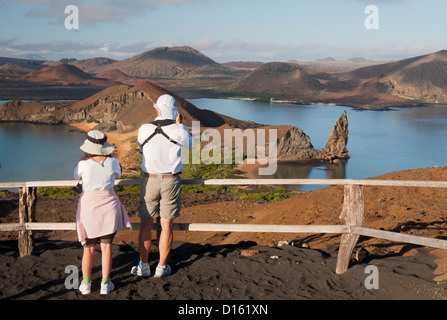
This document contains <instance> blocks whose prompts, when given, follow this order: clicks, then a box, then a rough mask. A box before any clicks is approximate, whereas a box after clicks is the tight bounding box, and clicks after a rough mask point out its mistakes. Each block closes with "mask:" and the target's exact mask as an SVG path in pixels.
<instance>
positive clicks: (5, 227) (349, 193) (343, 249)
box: [0, 178, 447, 274]
mask: <svg viewBox="0 0 447 320" xmlns="http://www.w3.org/2000/svg"><path fill="white" fill-rule="evenodd" d="M141 181H142V180H141V179H133V180H117V181H116V185H138V184H140V183H141ZM77 183H78V181H76V180H62V181H26V182H2V183H0V189H8V188H19V199H20V200H19V217H20V223H9V224H0V231H18V232H19V251H20V256H26V255H29V254H31V252H32V250H33V241H32V238H31V234H32V232H33V231H34V230H76V224H75V223H74V222H68V223H51V222H50V223H39V222H34V221H33V219H34V218H33V217H34V211H35V201H36V197H35V194H36V188H38V187H71V186H75V185H76V184H77ZM182 184H185V185H192V184H195V185H227V186H228V185H239V186H244V185H344V200H343V210H342V214H341V217H340V218H341V219H344V220H345V224H343V225H262V224H261V225H260V224H209V223H174V230H185V231H208V232H278V233H280V232H288V233H337V234H341V235H342V238H341V243H340V248H339V253H338V258H337V266H336V273H337V274H341V273H344V272H345V271H346V270H347V269H348V265H349V261H350V257H351V254H352V251H353V249H354V247H355V245H356V243H357V241H358V238H359V236H360V235H364V236H368V237H375V238H381V239H385V240H391V241H399V242H405V243H412V244H417V245H422V246H428V247H433V248H440V249H447V240H442V239H432V238H425V237H420V236H414V235H408V234H402V233H396V232H391V231H384V230H375V229H369V228H365V227H364V226H363V220H364V198H363V186H387V187H430V188H447V181H425V180H376V179H362V180H355V179H242V178H241V179H184V180H182ZM139 226H140V224H139V223H132V229H133V230H138V229H139ZM152 229H153V230H160V229H161V227H160V225H159V224H157V223H154V224H153V226H152Z"/></svg>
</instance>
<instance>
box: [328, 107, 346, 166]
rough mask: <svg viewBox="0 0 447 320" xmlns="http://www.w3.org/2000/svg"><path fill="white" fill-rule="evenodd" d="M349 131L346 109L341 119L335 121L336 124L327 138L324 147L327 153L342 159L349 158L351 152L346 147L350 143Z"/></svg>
mask: <svg viewBox="0 0 447 320" xmlns="http://www.w3.org/2000/svg"><path fill="white" fill-rule="evenodd" d="M348 133H349V130H348V117H347V115H346V111H344V112H343V114H342V115H341V117H340V119H338V121H337V122H336V123H335V126H334V128H333V129H332V131H331V134H330V135H329V138H328V139H327V142H326V146H325V148H324V151H325V152H326V154H327V155H329V156H334V157H337V158H342V159H346V158H349V152H348V150H347V149H346V146H347V144H348Z"/></svg>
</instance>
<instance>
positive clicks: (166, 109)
mask: <svg viewBox="0 0 447 320" xmlns="http://www.w3.org/2000/svg"><path fill="white" fill-rule="evenodd" d="M154 107H155V109H157V110H158V113H159V115H160V118H161V119H170V120H175V118H177V115H178V109H177V104H176V102H175V99H174V98H173V97H172V96H170V95H169V94H164V95H162V96H160V97H159V98H158V100H157V103H156V104H154Z"/></svg>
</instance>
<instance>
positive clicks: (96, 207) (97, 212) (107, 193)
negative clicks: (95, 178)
mask: <svg viewBox="0 0 447 320" xmlns="http://www.w3.org/2000/svg"><path fill="white" fill-rule="evenodd" d="M123 229H132V226H131V223H130V220H129V216H128V215H127V212H126V209H125V208H124V206H123V205H122V204H121V202H120V200H119V198H118V196H117V195H116V193H115V191H114V190H113V189H107V190H95V191H85V192H83V193H82V194H81V197H80V198H79V202H78V209H77V211H76V231H77V233H78V239H79V241H80V242H81V244H84V243H85V239H93V238H98V237H102V236H105V235H108V234H112V233H114V232H116V231H117V230H123Z"/></svg>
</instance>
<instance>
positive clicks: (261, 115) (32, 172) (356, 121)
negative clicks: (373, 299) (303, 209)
mask: <svg viewBox="0 0 447 320" xmlns="http://www.w3.org/2000/svg"><path fill="white" fill-rule="evenodd" d="M189 101H190V102H191V103H193V104H194V105H196V106H197V107H198V108H202V109H208V110H212V111H216V112H218V113H221V114H225V115H228V116H231V117H234V118H238V119H242V120H251V121H255V122H258V123H262V124H268V125H282V124H289V125H294V126H297V127H299V128H301V129H303V130H304V132H305V133H306V134H307V135H309V136H310V138H311V141H312V144H313V145H314V147H315V148H316V149H322V148H324V146H325V144H326V140H327V138H328V136H329V134H330V132H331V130H332V127H333V126H334V124H335V122H336V121H337V120H338V118H339V117H340V115H341V114H342V113H343V111H345V110H346V111H347V115H348V122H349V142H348V150H349V153H350V155H351V159H349V160H347V161H346V162H344V163H342V164H339V165H317V166H297V165H279V166H278V169H277V172H276V174H275V175H273V177H277V178H353V179H361V178H367V177H373V176H377V175H381V174H384V173H387V172H390V171H397V170H405V169H414V168H423V167H433V166H445V165H447V148H446V147H445V146H444V141H446V140H447V107H446V106H429V107H418V108H395V109H393V110H392V111H357V110H354V109H351V108H349V107H342V106H332V105H309V106H299V105H292V104H280V103H266V102H254V101H241V100H226V99H190V100H189ZM0 103H2V101H0ZM84 139H85V134H84V133H81V132H78V131H76V130H73V129H72V128H70V127H67V126H47V125H32V124H21V123H0V164H1V165H2V168H1V169H0V181H2V182H6V181H11V182H12V181H33V180H62V179H72V170H73V167H74V165H75V164H76V162H77V160H78V159H79V158H80V156H81V151H80V150H79V146H80V145H81V144H82V142H83V140H84ZM264 177H265V176H264ZM300 189H301V190H310V189H312V187H307V186H304V187H302V188H300Z"/></svg>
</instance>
